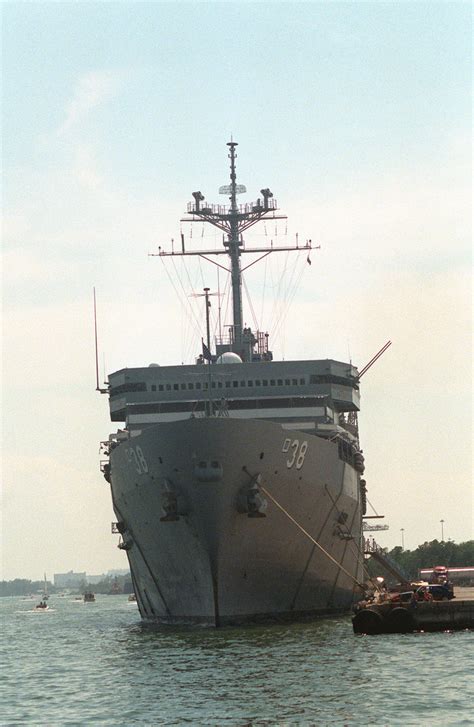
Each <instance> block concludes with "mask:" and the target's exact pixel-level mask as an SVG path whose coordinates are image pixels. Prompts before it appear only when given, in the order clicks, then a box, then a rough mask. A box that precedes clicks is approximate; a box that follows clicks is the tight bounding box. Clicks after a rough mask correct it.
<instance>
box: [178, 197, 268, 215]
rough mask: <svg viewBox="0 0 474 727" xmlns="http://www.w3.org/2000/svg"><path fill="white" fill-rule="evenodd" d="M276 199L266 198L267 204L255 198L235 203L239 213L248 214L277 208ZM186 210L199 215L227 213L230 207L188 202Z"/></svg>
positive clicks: (229, 212) (230, 210)
mask: <svg viewBox="0 0 474 727" xmlns="http://www.w3.org/2000/svg"><path fill="white" fill-rule="evenodd" d="M277 209H278V206H277V201H276V199H268V200H267V204H266V205H263V204H262V202H261V200H259V199H257V201H256V202H247V203H245V204H238V205H237V212H238V213H239V214H241V215H248V214H251V213H252V212H259V213H263V212H272V211H274V210H277ZM187 212H188V214H190V215H194V214H201V215H229V214H231V212H232V208H231V207H230V206H229V205H226V204H209V203H208V202H199V203H196V202H188V206H187Z"/></svg>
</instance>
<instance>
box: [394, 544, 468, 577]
mask: <svg viewBox="0 0 474 727" xmlns="http://www.w3.org/2000/svg"><path fill="white" fill-rule="evenodd" d="M388 554H389V555H390V557H392V558H393V559H394V560H395V561H396V562H397V563H399V564H400V565H401V566H402V568H404V569H405V570H406V571H407V572H408V573H409V574H410V576H411V578H417V577H418V571H419V570H420V569H422V568H434V567H435V566H436V565H445V566H448V567H449V566H451V567H452V568H466V567H469V566H474V540H468V541H466V542H465V543H459V544H456V543H453V542H452V541H450V540H449V541H445V542H442V541H439V540H432V541H431V542H430V543H427V542H425V543H422V544H421V545H419V546H418V548H417V549H416V550H402V548H401V547H400V546H399V545H397V546H396V547H395V548H393V549H392V550H390V551H388Z"/></svg>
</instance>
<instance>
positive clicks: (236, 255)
mask: <svg viewBox="0 0 474 727" xmlns="http://www.w3.org/2000/svg"><path fill="white" fill-rule="evenodd" d="M227 146H228V147H229V148H230V153H229V159H230V211H229V217H230V220H229V223H230V232H229V236H228V246H229V254H230V263H231V271H232V272H231V276H232V311H233V324H234V340H235V344H236V346H237V347H238V348H241V346H242V273H241V270H240V247H239V246H240V245H241V244H242V243H240V242H239V218H238V209H237V185H236V178H237V175H236V173H235V158H236V156H237V155H236V153H235V147H236V146H237V142H235V141H229V142H228V143H227Z"/></svg>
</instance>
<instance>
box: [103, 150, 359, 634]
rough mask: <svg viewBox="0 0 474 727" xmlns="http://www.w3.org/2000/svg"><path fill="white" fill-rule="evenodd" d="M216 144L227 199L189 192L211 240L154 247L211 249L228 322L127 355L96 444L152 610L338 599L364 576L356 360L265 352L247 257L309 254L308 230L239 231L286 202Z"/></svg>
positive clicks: (295, 605) (142, 594) (271, 607)
mask: <svg viewBox="0 0 474 727" xmlns="http://www.w3.org/2000/svg"><path fill="white" fill-rule="evenodd" d="M227 146H228V147H229V152H228V154H229V159H230V184H229V185H225V186H224V187H221V188H220V190H219V191H220V192H221V193H222V194H225V195H227V196H228V197H229V202H230V204H228V205H211V204H208V203H207V202H206V201H205V199H204V196H203V195H202V194H201V192H194V193H193V201H192V202H191V203H189V205H188V210H187V217H186V218H185V221H188V222H191V221H193V220H194V221H196V220H198V221H204V222H206V223H209V224H210V225H213V226H215V227H217V228H218V229H219V230H221V231H222V232H223V245H222V249H217V250H198V251H194V250H187V249H186V248H185V242H184V236H182V240H181V248H180V249H179V250H176V251H175V250H171V251H168V252H167V251H165V250H162V249H161V248H160V251H159V253H158V254H159V255H161V256H166V255H175V256H185V255H199V256H201V257H202V258H204V259H206V260H209V259H211V256H215V255H221V256H223V257H222V258H220V259H222V260H223V261H224V262H225V263H227V265H228V268H227V269H228V270H229V272H230V277H231V284H232V325H230V326H229V327H228V328H227V329H226V332H225V336H221V337H219V338H216V339H215V340H214V341H213V342H211V339H210V335H209V317H208V318H207V322H208V325H207V339H206V340H203V341H202V351H200V352H199V355H197V357H196V359H195V363H194V364H192V365H180V366H157V365H150V366H144V367H140V368H124V369H121V370H120V371H116V372H114V373H112V374H110V376H109V378H108V388H107V390H106V391H107V393H108V395H109V404H110V415H111V419H112V421H113V422H118V423H120V427H121V428H119V429H118V431H117V432H115V433H114V434H111V435H110V437H109V439H108V440H107V441H106V442H103V443H102V448H103V449H102V451H103V453H104V459H103V460H102V462H101V469H102V471H103V473H104V476H105V478H106V480H107V481H108V482H109V483H110V487H111V493H112V502H113V508H114V511H115V514H116V517H117V522H116V523H114V530H115V532H118V533H120V542H119V547H120V548H122V549H123V550H125V551H126V554H127V557H128V560H129V563H130V570H131V575H132V580H133V586H134V591H135V594H136V597H137V604H138V607H139V610H140V613H141V616H142V618H143V619H144V620H146V621H150V622H161V623H204V624H210V625H213V626H220V625H224V624H239V623H244V622H248V621H262V620H275V619H276V620H283V619H295V620H296V619H300V618H302V617H319V616H323V615H327V614H331V613H340V612H344V611H347V610H348V609H349V608H350V607H351V605H352V603H353V601H354V600H355V598H356V597H358V594H359V590H358V589H359V586H360V581H361V578H362V568H363V548H362V517H363V513H364V511H365V501H366V494H365V481H364V480H363V479H362V475H363V471H364V458H363V455H362V453H361V450H360V446H359V438H358V429H357V412H358V411H359V377H360V374H359V372H358V371H357V369H356V368H355V367H354V366H353V365H352V364H350V363H344V362H341V361H334V360H330V359H323V360H295V361H291V360H285V361H276V360H274V358H273V355H272V352H271V350H270V348H269V336H268V334H266V333H262V332H260V331H254V330H252V329H251V328H249V327H246V326H245V325H244V324H243V321H244V318H243V311H242V272H243V270H244V269H245V266H243V264H242V263H243V260H244V259H247V258H246V256H247V255H249V254H250V255H253V258H252V257H251V258H248V259H249V260H254V261H255V262H258V260H259V259H262V258H263V257H265V256H266V255H268V254H270V253H276V252H279V251H282V250H286V251H290V250H291V251H295V253H300V254H301V253H302V254H304V255H306V256H307V255H308V254H309V251H310V249H311V242H306V243H305V245H304V246H298V243H295V245H294V246H292V247H273V246H271V247H267V248H265V247H260V248H259V247H254V248H252V247H247V246H246V244H245V242H244V237H243V233H244V232H245V231H246V230H248V229H249V228H250V227H252V226H253V225H255V224H257V223H259V222H261V221H265V220H269V219H281V218H282V217H283V216H282V215H279V214H277V212H278V208H277V204H276V201H275V200H274V198H273V195H272V192H271V191H270V190H269V189H262V190H261V192H260V193H261V198H259V199H258V200H257V201H256V202H254V203H250V204H240V203H238V198H237V195H238V194H241V193H243V192H245V191H246V190H245V187H244V186H243V185H240V184H237V182H236V156H237V155H236V147H237V143H236V142H234V141H231V142H229V143H228V145H227ZM244 256H245V257H244ZM256 256H257V257H256ZM219 264H220V263H219ZM250 264H253V262H251V263H250ZM221 267H223V265H221ZM247 267H248V266H247ZM208 292H209V289H207V288H206V289H205V295H206V301H205V302H206V312H207V311H208V306H209V300H208Z"/></svg>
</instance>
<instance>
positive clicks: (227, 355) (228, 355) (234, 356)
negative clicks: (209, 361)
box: [216, 351, 242, 364]
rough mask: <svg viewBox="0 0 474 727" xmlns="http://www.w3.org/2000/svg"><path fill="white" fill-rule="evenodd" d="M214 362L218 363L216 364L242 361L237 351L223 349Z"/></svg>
mask: <svg viewBox="0 0 474 727" xmlns="http://www.w3.org/2000/svg"><path fill="white" fill-rule="evenodd" d="M216 363H218V364H230V363H242V359H241V358H240V356H239V354H238V353H234V352H233V351H225V352H224V353H221V355H220V356H219V358H218V359H217V361H216Z"/></svg>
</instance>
